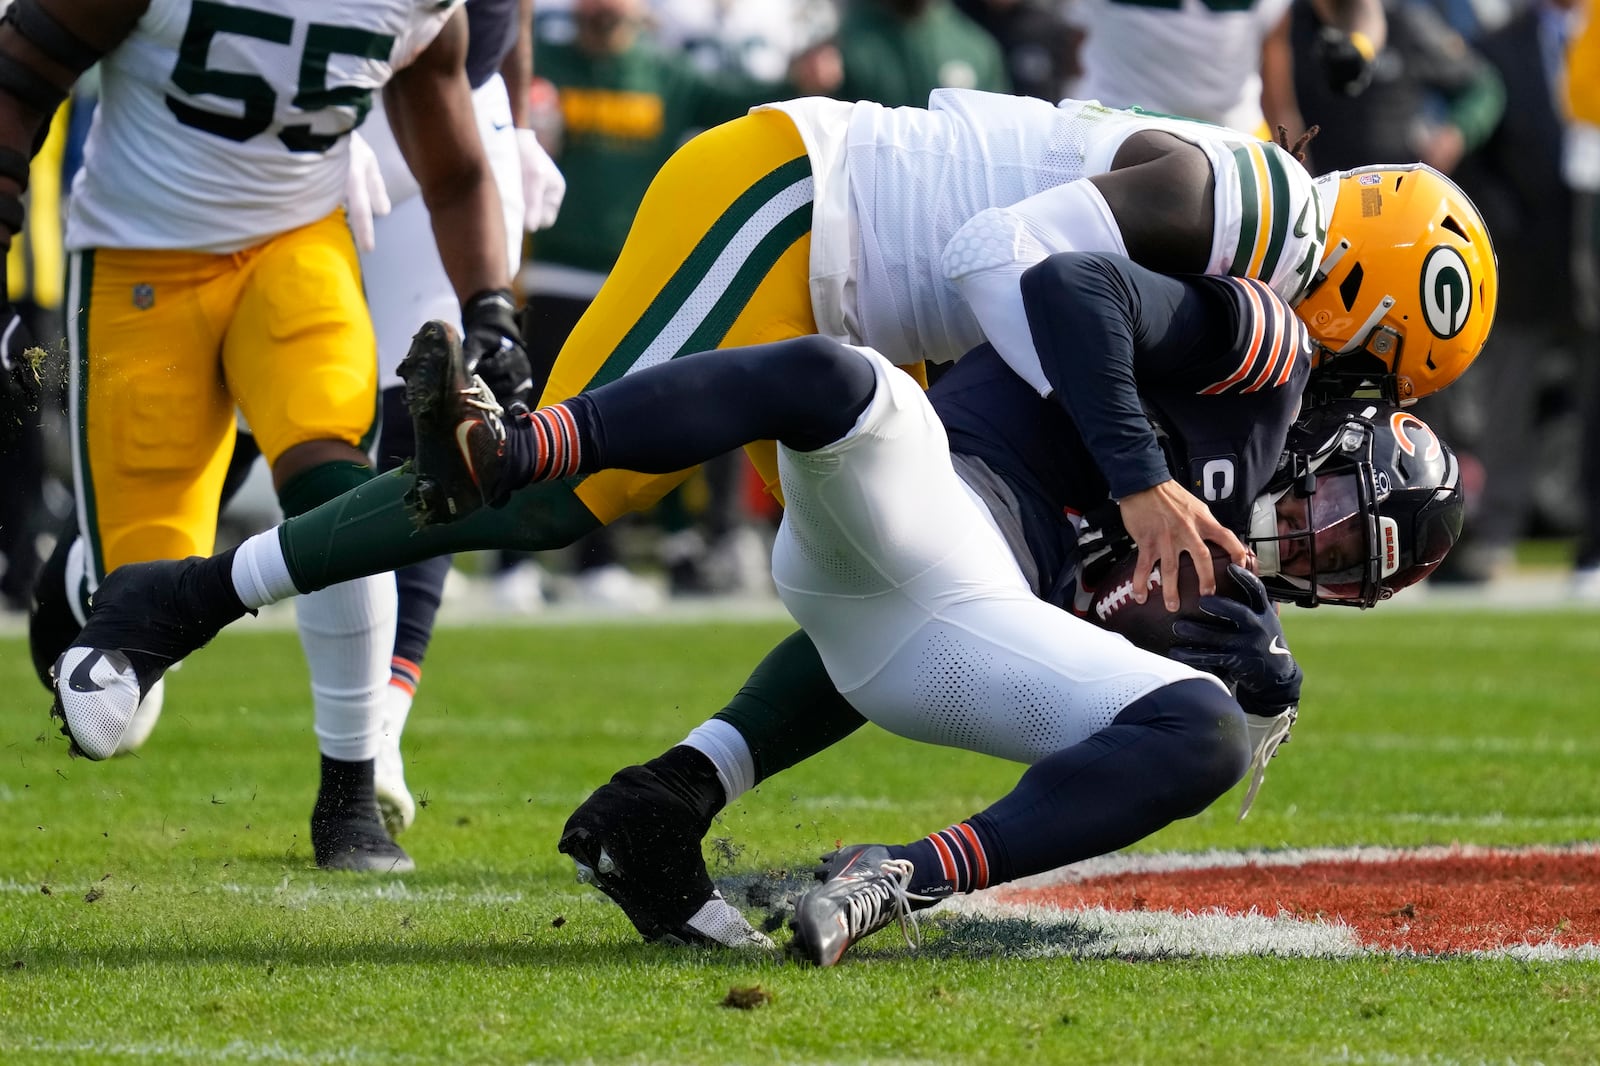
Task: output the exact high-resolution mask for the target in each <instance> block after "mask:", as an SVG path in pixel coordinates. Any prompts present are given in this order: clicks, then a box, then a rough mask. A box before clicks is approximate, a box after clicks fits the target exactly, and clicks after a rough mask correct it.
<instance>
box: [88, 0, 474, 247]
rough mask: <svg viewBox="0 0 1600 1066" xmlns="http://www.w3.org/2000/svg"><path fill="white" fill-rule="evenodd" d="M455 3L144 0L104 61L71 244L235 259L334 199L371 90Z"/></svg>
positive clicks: (326, 208)
mask: <svg viewBox="0 0 1600 1066" xmlns="http://www.w3.org/2000/svg"><path fill="white" fill-rule="evenodd" d="M461 2H462V0H340V2H339V3H336V4H330V3H326V2H324V0H258V2H257V3H256V5H255V6H247V5H245V4H241V3H234V2H227V3H220V2H217V0H152V2H151V4H150V7H149V9H148V10H147V11H146V12H145V14H144V16H143V17H142V18H141V19H140V20H139V22H138V25H137V26H135V27H134V30H133V33H132V34H130V35H129V37H128V38H127V39H126V40H124V41H123V42H122V43H121V44H120V45H118V46H117V47H116V48H115V49H114V50H113V51H112V52H111V53H110V54H108V55H107V56H106V57H105V59H104V60H103V61H102V62H101V90H100V105H99V108H98V110H97V111H96V113H95V117H94V123H93V125H92V126H91V127H90V130H89V139H88V143H87V145H86V146H85V149H84V167H83V169H82V170H81V171H79V173H78V176H77V178H76V179H75V180H74V181H73V186H72V201H71V206H70V209H69V211H68V216H67V246H68V247H69V248H72V249H82V248H151V249H156V248H164V249H188V250H193V251H205V252H219V253H225V252H235V251H238V250H240V249H241V248H246V247H249V246H250V245H253V244H257V243H259V242H261V241H262V240H265V239H266V238H268V237H271V236H273V235H275V234H279V233H284V232H287V231H288V230H291V229H294V228H295V227H297V226H302V225H305V224H307V223H310V222H314V221H316V220H317V219H319V218H323V217H325V216H326V215H328V214H329V213H330V212H332V211H333V210H334V208H335V207H337V206H338V205H339V203H340V202H341V200H342V199H343V196H344V181H345V172H346V170H347V169H348V160H349V152H350V141H349V138H348V137H347V136H346V134H348V133H349V132H350V131H351V130H353V129H355V128H356V126H358V125H359V124H360V123H361V120H362V119H363V118H364V117H365V116H366V113H367V110H368V109H369V108H370V107H371V106H372V99H373V94H374V93H376V92H378V91H379V90H381V89H382V88H383V85H384V83H386V82H387V81H388V80H389V78H390V77H391V76H392V75H393V73H394V71H395V70H396V69H398V68H399V67H402V66H404V65H405V64H406V63H407V62H409V61H410V60H411V59H413V58H415V56H416V55H417V54H418V53H419V52H421V51H422V49H424V48H426V47H427V45H428V44H429V43H430V42H431V41H432V40H433V38H434V37H435V36H436V35H437V34H438V32H439V30H440V29H441V28H442V27H443V26H444V23H445V21H446V20H447V19H448V18H449V17H450V16H451V14H452V13H453V11H454V9H455V8H456V7H458V6H459V5H460V3H461Z"/></svg>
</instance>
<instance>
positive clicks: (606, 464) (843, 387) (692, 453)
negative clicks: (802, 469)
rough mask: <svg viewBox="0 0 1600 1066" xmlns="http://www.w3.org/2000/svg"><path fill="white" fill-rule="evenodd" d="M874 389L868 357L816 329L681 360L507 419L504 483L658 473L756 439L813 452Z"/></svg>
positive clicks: (849, 420)
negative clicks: (812, 332) (604, 472)
mask: <svg viewBox="0 0 1600 1066" xmlns="http://www.w3.org/2000/svg"><path fill="white" fill-rule="evenodd" d="M876 386H877V377H876V375H875V374H874V372H873V369H872V365H871V364H870V363H869V362H868V361H867V360H866V359H864V358H862V356H861V355H860V354H859V353H857V352H854V351H852V350H851V349H849V348H846V347H845V346H844V345H842V344H839V343H837V342H835V341H830V340H827V339H826V338H822V337H799V338H796V339H793V340H786V341H778V342H776V343H773V344H758V345H752V346H750V347H747V348H723V349H719V350H716V351H710V352H700V353H697V354H695V355H686V356H682V357H680V358H678V359H674V360H672V361H671V362H668V363H664V364H662V365H660V366H655V367H651V368H649V369H648V370H641V371H639V372H637V373H634V374H628V375H626V376H625V377H622V378H619V379H618V380H616V381H614V382H612V383H610V384H609V385H603V386H601V387H600V388H598V389H594V390H593V391H591V392H586V393H583V394H582V395H579V396H574V397H572V398H571V399H569V400H566V401H564V402H562V403H559V404H552V405H551V406H549V407H542V408H540V409H539V410H537V411H532V412H524V413H520V414H517V415H513V416H511V417H508V418H507V419H506V429H507V432H508V433H509V439H508V440H507V442H506V451H507V454H508V456H509V457H510V463H511V470H512V476H511V478H510V483H511V484H513V485H522V484H525V483H527V482H529V481H544V480H555V479H560V478H565V477H570V476H572V475H573V474H575V473H576V474H589V473H593V472H594V471H596V470H607V469H621V470H638V471H640V472H641V473H646V474H666V473H671V472H673V471H675V470H684V469H687V468H689V467H692V466H696V465H698V464H700V463H703V462H705V461H706V460H707V459H710V458H712V457H713V456H717V455H722V454H723V453H725V452H729V451H732V450H734V449H735V448H739V447H742V446H743V445H746V444H749V443H751V442H753V441H758V440H777V441H781V442H782V443H784V444H785V445H788V446H789V447H791V448H795V449H797V450H799V451H811V450H814V449H816V448H820V447H822V446H823V445H826V444H831V443H833V442H834V441H836V440H838V439H839V438H841V437H843V436H844V435H845V434H846V433H848V432H849V431H850V427H851V426H853V425H854V424H855V421H856V419H857V418H859V417H860V415H861V412H862V411H864V410H866V407H867V404H868V403H869V402H870V401H871V400H872V395H873V392H874V390H875V389H876Z"/></svg>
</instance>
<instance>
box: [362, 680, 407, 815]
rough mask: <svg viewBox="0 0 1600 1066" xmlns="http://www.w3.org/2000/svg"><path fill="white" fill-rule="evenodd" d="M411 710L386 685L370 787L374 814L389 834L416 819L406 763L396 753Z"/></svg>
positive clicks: (402, 697)
mask: <svg viewBox="0 0 1600 1066" xmlns="http://www.w3.org/2000/svg"><path fill="white" fill-rule="evenodd" d="M410 711H411V697H410V696H409V695H408V694H407V693H405V692H403V691H401V690H399V689H397V688H395V687H394V686H390V688H389V691H388V692H387V693H386V694H385V697H384V708H383V733H382V735H381V736H380V737H379V738H378V751H377V754H376V755H375V756H374V757H373V760H372V790H373V792H374V793H375V794H376V795H377V797H378V814H379V815H380V816H382V818H383V827H384V828H385V829H387V830H388V831H389V835H390V836H392V837H395V836H399V835H400V834H401V833H403V832H405V831H406V830H407V829H410V828H411V823H412V822H415V821H416V820H417V801H416V800H414V799H413V798H412V797H411V790H410V789H409V788H407V787H406V764H405V760H404V759H403V758H402V757H401V755H400V734H401V732H402V731H403V730H404V729H405V724H406V717H407V715H408V714H409V713H410Z"/></svg>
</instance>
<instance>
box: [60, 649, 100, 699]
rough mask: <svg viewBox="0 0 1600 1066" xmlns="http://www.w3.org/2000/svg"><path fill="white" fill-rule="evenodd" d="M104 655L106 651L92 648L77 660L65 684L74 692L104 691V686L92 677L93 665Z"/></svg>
mask: <svg viewBox="0 0 1600 1066" xmlns="http://www.w3.org/2000/svg"><path fill="white" fill-rule="evenodd" d="M105 657H106V653H105V652H103V651H101V650H100V649H99V648H94V649H92V650H91V651H90V652H89V654H88V655H85V656H84V657H83V658H82V659H81V660H79V662H78V665H77V666H75V667H73V668H72V676H71V677H69V678H67V686H68V687H69V688H71V689H72V691H74V692H85V693H87V692H104V691H105V690H106V687H105V686H104V685H102V684H100V683H99V682H98V681H96V680H95V679H94V667H95V664H96V663H98V662H100V661H101V660H103V659H104V658H105Z"/></svg>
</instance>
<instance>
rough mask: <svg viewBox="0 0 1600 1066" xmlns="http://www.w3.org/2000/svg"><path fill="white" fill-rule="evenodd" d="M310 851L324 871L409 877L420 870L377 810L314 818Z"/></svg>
mask: <svg viewBox="0 0 1600 1066" xmlns="http://www.w3.org/2000/svg"><path fill="white" fill-rule="evenodd" d="M311 849H312V851H313V852H314V853H315V854H316V858H317V866H318V867H320V868H321V869H324V870H347V871H351V872H353V873H380V874H408V873H411V872H412V871H413V870H415V869H416V868H417V864H416V863H414V862H412V861H411V856H410V855H407V854H406V852H405V849H404V848H402V847H401V846H400V845H399V844H396V843H395V842H394V840H393V839H392V838H391V837H390V836H389V834H388V833H387V832H386V831H385V830H384V828H383V822H382V821H380V820H379V818H378V811H377V808H376V807H374V808H373V809H372V810H371V811H370V812H369V811H345V812H341V813H340V814H337V815H333V816H330V817H321V818H319V817H318V816H317V815H316V814H315V813H313V814H312V816H311Z"/></svg>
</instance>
